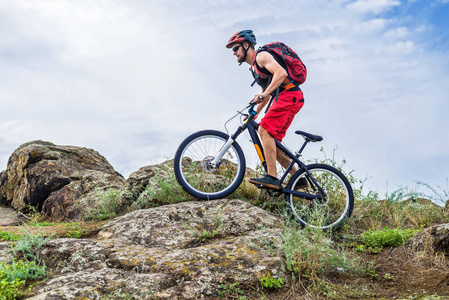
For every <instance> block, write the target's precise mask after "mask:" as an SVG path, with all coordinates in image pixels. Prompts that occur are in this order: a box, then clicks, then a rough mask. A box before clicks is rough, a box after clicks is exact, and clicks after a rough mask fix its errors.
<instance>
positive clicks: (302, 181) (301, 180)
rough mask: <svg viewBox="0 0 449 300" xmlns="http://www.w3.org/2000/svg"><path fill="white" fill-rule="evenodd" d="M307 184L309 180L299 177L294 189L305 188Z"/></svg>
mask: <svg viewBox="0 0 449 300" xmlns="http://www.w3.org/2000/svg"><path fill="white" fill-rule="evenodd" d="M308 186H309V182H308V181H307V179H306V178H305V177H301V178H299V180H298V182H296V184H295V190H301V189H305V188H307V187H308Z"/></svg>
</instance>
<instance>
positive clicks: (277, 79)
mask: <svg viewBox="0 0 449 300" xmlns="http://www.w3.org/2000/svg"><path fill="white" fill-rule="evenodd" d="M255 45H256V37H255V35H254V33H253V32H252V31H251V30H243V31H238V32H237V33H235V34H234V35H233V36H232V37H231V38H230V39H229V41H228V43H227V44H226V47H227V48H230V49H232V51H233V54H234V55H235V56H236V58H237V62H238V63H239V64H240V65H241V64H242V63H243V62H246V63H247V64H249V65H250V66H251V68H250V70H251V72H252V74H253V77H254V79H255V82H257V84H258V85H260V86H261V87H262V92H261V93H259V94H256V95H254V98H253V99H252V100H251V102H256V103H257V104H258V105H257V108H256V112H257V115H256V117H255V118H257V116H258V115H259V113H260V112H261V111H262V109H263V108H264V107H265V106H266V105H267V104H268V103H269V101H270V99H273V101H272V105H271V106H269V109H268V112H267V113H266V114H265V116H264V117H263V118H262V120H261V121H260V123H259V125H260V126H259V129H258V132H259V135H260V138H261V140H262V144H263V147H264V155H265V159H266V163H267V173H268V174H267V175H266V176H265V177H263V178H250V180H249V182H251V183H253V184H256V185H258V186H264V187H267V188H272V189H279V187H280V181H279V179H278V178H277V169H276V160H277V161H278V162H279V163H280V164H281V165H282V166H283V167H284V168H287V167H288V166H289V164H290V162H291V160H290V159H289V158H288V157H287V156H286V155H285V154H284V153H283V152H282V151H280V150H278V149H277V147H276V144H275V140H274V139H277V140H278V141H282V139H283V138H284V136H285V133H286V131H287V129H288V128H289V126H290V124H291V123H292V121H293V118H294V117H295V115H296V114H297V113H298V112H299V111H300V110H301V108H302V106H303V105H304V97H303V93H302V91H301V89H300V88H299V86H298V85H296V84H294V82H293V81H292V80H291V79H290V78H289V76H288V74H287V71H286V70H285V68H284V67H283V66H282V64H283V62H282V61H280V60H279V59H278V58H275V57H274V56H273V55H272V54H271V53H270V52H268V51H260V52H259V51H256V50H255V48H254V46H255ZM254 65H257V68H255V67H254ZM258 72H262V73H263V74H264V75H265V76H260V75H261V74H258ZM296 171H297V169H296V168H295V167H293V168H292V170H291V171H290V174H291V175H293V174H294V173H295V172H296Z"/></svg>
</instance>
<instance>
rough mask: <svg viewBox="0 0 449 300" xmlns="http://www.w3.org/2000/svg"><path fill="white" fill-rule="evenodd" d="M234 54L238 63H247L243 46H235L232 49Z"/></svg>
mask: <svg viewBox="0 0 449 300" xmlns="http://www.w3.org/2000/svg"><path fill="white" fill-rule="evenodd" d="M231 49H232V52H233V54H234V55H235V56H236V57H237V62H238V63H242V62H244V61H245V49H243V45H242V44H234V45H232V47H231Z"/></svg>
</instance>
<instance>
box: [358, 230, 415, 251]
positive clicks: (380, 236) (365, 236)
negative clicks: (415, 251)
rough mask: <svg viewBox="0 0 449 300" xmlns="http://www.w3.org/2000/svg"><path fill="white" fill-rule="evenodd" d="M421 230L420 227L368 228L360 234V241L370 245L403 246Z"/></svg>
mask: <svg viewBox="0 0 449 300" xmlns="http://www.w3.org/2000/svg"><path fill="white" fill-rule="evenodd" d="M418 232H419V230H418V229H411V228H409V229H390V228H388V227H385V229H384V230H371V229H370V230H368V231H365V232H363V233H362V234H360V241H361V242H362V243H364V244H365V245H366V246H368V247H373V248H375V247H385V246H393V247H397V246H401V245H402V244H404V242H405V241H407V240H408V239H409V238H411V237H412V236H414V235H415V234H417V233H418Z"/></svg>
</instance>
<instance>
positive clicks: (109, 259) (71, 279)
mask: <svg viewBox="0 0 449 300" xmlns="http://www.w3.org/2000/svg"><path fill="white" fill-rule="evenodd" d="M281 230H282V220H281V218H280V217H279V216H276V215H274V214H271V213H269V212H267V211H264V210H262V209H260V208H257V207H255V206H252V205H250V204H248V203H246V202H243V201H240V200H216V201H209V202H185V203H180V204H176V205H166V206H161V207H157V208H151V209H146V210H138V211H134V212H131V213H128V214H126V215H124V216H122V217H119V218H116V219H114V220H112V221H111V222H110V223H108V224H107V225H106V226H104V227H103V229H102V230H101V231H100V232H99V234H98V236H99V239H79V240H77V239H66V238H63V239H56V240H52V241H50V242H48V243H47V244H46V245H44V246H43V247H42V248H41V249H40V256H41V257H42V258H43V259H44V261H45V262H46V265H47V266H48V267H49V268H51V269H52V270H53V276H52V278H50V279H49V280H47V281H46V282H44V283H42V284H40V285H37V286H36V287H35V288H34V295H35V296H34V297H32V298H30V299H73V298H75V297H76V298H88V299H100V298H102V297H104V296H106V295H109V296H113V295H118V294H120V295H133V297H134V298H135V299H149V298H163V299H193V298H201V297H218V293H219V291H220V285H221V284H227V283H234V282H238V283H240V284H242V285H249V286H252V287H257V286H258V285H260V283H259V278H260V277H263V276H266V275H267V274H268V273H270V274H272V275H276V276H281V277H282V276H283V273H282V270H281V259H280V255H279V254H278V253H275V250H274V249H276V247H272V246H270V245H273V243H280V234H281Z"/></svg>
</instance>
